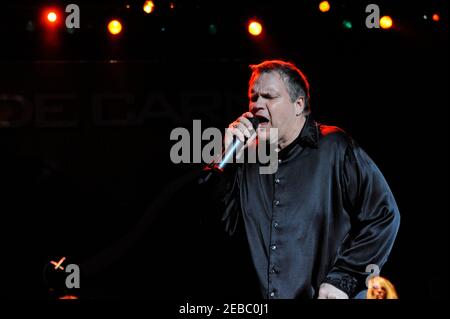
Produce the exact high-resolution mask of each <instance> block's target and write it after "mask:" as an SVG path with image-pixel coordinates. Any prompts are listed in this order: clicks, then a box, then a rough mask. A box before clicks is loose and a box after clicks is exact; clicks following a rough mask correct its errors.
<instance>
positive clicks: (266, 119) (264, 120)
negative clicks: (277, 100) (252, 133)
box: [255, 115, 269, 126]
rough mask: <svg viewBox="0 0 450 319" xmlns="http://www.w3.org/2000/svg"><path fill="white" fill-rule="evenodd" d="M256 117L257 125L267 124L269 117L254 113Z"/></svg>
mask: <svg viewBox="0 0 450 319" xmlns="http://www.w3.org/2000/svg"><path fill="white" fill-rule="evenodd" d="M255 116H256V118H257V119H258V120H259V125H262V126H265V125H267V124H269V119H268V118H267V117H265V116H263V115H255Z"/></svg>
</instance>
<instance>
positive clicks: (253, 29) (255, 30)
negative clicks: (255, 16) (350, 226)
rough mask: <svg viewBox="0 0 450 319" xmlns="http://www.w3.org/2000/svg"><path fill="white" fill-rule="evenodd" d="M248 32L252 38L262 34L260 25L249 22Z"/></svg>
mask: <svg viewBox="0 0 450 319" xmlns="http://www.w3.org/2000/svg"><path fill="white" fill-rule="evenodd" d="M248 32H249V33H250V34H251V35H253V36H255V37H256V36H258V35H260V34H261V32H262V25H261V23H259V22H258V21H254V20H252V21H250V23H249V24H248Z"/></svg>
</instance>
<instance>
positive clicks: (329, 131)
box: [222, 60, 400, 299]
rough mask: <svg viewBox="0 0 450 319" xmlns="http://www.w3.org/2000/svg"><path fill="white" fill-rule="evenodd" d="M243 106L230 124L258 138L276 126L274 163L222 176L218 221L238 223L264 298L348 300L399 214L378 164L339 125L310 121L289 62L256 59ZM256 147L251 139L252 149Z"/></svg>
mask: <svg viewBox="0 0 450 319" xmlns="http://www.w3.org/2000/svg"><path fill="white" fill-rule="evenodd" d="M251 69H252V71H253V72H252V75H251V78H250V82H249V91H248V92H249V100H250V101H249V112H246V113H244V114H242V115H241V116H240V117H239V118H238V119H237V120H236V121H234V122H233V123H231V124H230V126H229V129H228V130H227V131H228V132H227V134H226V137H225V148H227V147H229V146H230V144H231V142H232V140H233V136H236V137H237V138H239V139H240V140H242V141H245V140H246V139H247V138H251V131H252V124H251V122H250V121H249V120H248V119H249V118H251V117H257V118H258V119H259V126H258V128H257V135H256V136H257V137H256V139H254V141H256V142H257V143H256V145H258V144H261V143H264V142H266V141H267V140H268V139H269V138H270V136H269V135H270V133H269V132H270V130H269V129H270V128H276V129H278V139H277V143H278V150H279V152H278V153H277V154H278V168H277V170H276V172H275V173H273V174H261V173H260V170H259V167H260V165H261V164H259V163H243V164H235V167H234V168H233V169H230V170H229V172H228V174H230V172H232V173H231V175H230V177H231V178H229V179H228V180H227V181H228V182H226V187H225V193H224V196H223V197H222V203H223V204H224V215H223V220H224V221H225V225H226V226H225V227H226V230H227V232H228V233H229V234H230V235H233V234H234V232H235V229H236V227H237V225H238V224H239V223H243V228H244V229H245V234H246V238H247V241H248V245H249V248H250V254H251V259H252V261H253V266H254V268H255V270H256V274H257V278H258V281H259V284H260V289H261V292H262V295H263V297H264V298H271V299H272V298H284V299H287V298H289V299H290V298H320V299H347V298H352V297H353V296H354V295H355V294H356V293H358V291H359V290H361V289H364V288H365V285H364V284H365V280H366V278H367V276H368V273H367V272H366V267H367V266H368V265H373V264H374V265H377V266H378V267H382V265H383V264H384V263H385V262H386V260H387V258H388V255H389V253H390V251H391V249H392V246H393V244H394V240H395V237H396V234H397V231H398V227H399V222H400V215H399V211H398V208H397V205H396V202H395V199H394V197H393V195H392V193H391V191H390V189H389V186H388V184H387V182H386V180H385V179H384V177H383V175H382V173H381V172H380V171H379V169H378V168H377V166H376V165H375V164H374V162H373V161H372V160H371V159H370V158H369V156H368V155H367V154H366V153H365V152H364V150H362V149H361V147H360V146H359V145H358V144H357V143H356V142H355V141H354V140H353V139H352V138H351V137H350V136H349V135H347V134H346V133H345V132H344V131H343V130H341V129H339V128H337V127H334V126H326V125H323V124H319V123H317V122H315V121H314V119H313V117H312V115H311V110H310V106H309V84H308V82H307V79H306V77H305V76H304V75H303V73H302V72H301V71H300V70H299V69H298V68H297V67H296V66H295V65H293V64H292V63H287V62H283V61H278V60H273V61H265V62H263V63H261V64H258V65H252V66H251ZM256 147H257V146H256Z"/></svg>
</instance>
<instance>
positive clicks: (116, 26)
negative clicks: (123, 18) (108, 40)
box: [108, 20, 122, 35]
mask: <svg viewBox="0 0 450 319" xmlns="http://www.w3.org/2000/svg"><path fill="white" fill-rule="evenodd" d="M108 31H109V33H111V34H112V35H117V34H119V33H120V32H121V31H122V23H120V21H119V20H111V21H110V22H109V23H108Z"/></svg>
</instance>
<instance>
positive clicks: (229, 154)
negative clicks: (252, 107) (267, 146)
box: [199, 117, 259, 184]
mask: <svg viewBox="0 0 450 319" xmlns="http://www.w3.org/2000/svg"><path fill="white" fill-rule="evenodd" d="M248 120H249V121H250V123H252V126H253V129H254V130H255V131H256V129H257V128H258V125H259V120H258V118H256V117H251V118H248ZM255 134H256V133H255ZM244 145H245V143H244V142H242V141H241V140H240V139H238V138H235V140H234V142H233V144H231V145H230V146H229V147H228V149H227V150H226V151H224V152H223V154H222V160H221V161H220V162H219V163H214V162H213V163H211V164H209V165H206V166H205V168H204V169H203V171H207V172H208V173H207V174H206V176H204V177H203V178H200V179H199V184H204V183H206V182H207V181H208V180H209V178H210V177H211V175H212V173H213V172H216V173H222V172H223V171H224V170H225V167H226V166H227V164H228V163H229V161H230V159H232V158H233V156H234V154H237V153H238V152H239V151H240V149H241V148H242V147H243V146H244Z"/></svg>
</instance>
